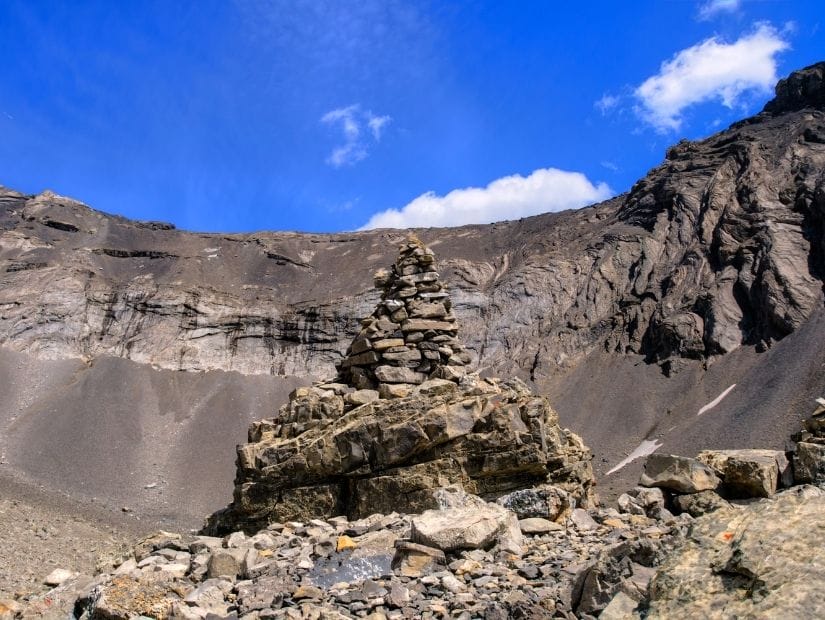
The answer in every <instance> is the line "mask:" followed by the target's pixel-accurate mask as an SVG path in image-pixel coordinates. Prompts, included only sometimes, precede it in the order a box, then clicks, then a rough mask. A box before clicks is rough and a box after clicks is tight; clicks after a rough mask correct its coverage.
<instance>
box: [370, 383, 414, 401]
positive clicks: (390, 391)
mask: <svg viewBox="0 0 825 620" xmlns="http://www.w3.org/2000/svg"><path fill="white" fill-rule="evenodd" d="M412 388H413V386H412V385H410V384H408V383H382V384H381V385H380V386H379V388H378V394H379V395H380V396H381V398H385V399H389V398H405V397H406V396H409V395H410V392H412Z"/></svg>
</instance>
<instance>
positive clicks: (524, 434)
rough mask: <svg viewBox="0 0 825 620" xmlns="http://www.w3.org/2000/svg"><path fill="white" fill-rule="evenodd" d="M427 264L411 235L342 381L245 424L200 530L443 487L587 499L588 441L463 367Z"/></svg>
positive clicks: (412, 499) (363, 510) (445, 300)
mask: <svg viewBox="0 0 825 620" xmlns="http://www.w3.org/2000/svg"><path fill="white" fill-rule="evenodd" d="M434 264H435V261H434V257H433V253H432V251H430V250H429V249H427V248H426V247H424V246H423V245H422V244H420V243H419V242H411V243H407V244H405V245H403V246H402V247H401V252H400V255H399V257H398V260H397V261H396V262H395V264H394V265H393V268H392V271H391V272H383V273H379V275H378V277H377V278H376V280H377V281H378V283H379V285H380V286H381V287H382V289H383V291H384V293H383V295H382V299H381V301H380V302H379V304H378V307H377V308H376V310H375V312H373V314H372V316H371V317H369V318H368V319H365V320H364V322H363V323H364V328H363V330H362V332H361V333H360V334H359V335H358V336H357V337H356V338H355V340H354V341H353V344H352V345H351V346H350V347H349V349H348V354H347V358H346V360H345V362H344V363H343V364H341V371H340V374H339V375H338V377H336V379H334V380H332V381H327V382H318V383H316V384H315V385H314V386H312V387H308V388H298V389H296V390H295V391H293V392H292V394H291V395H290V398H289V402H288V403H286V404H285V405H283V406H282V407H281V409H280V410H279V414H278V416H276V417H275V418H272V419H265V420H261V421H258V422H255V423H253V424H252V425H251V426H250V428H249V436H248V439H249V443H247V444H245V445H242V446H239V447H238V458H237V474H236V478H235V491H234V499H233V502H232V504H231V505H230V506H229V507H228V508H227V509H226V510H224V511H221V512H218V513H216V514H215V515H213V516H212V517H211V518H210V520H209V522H208V524H207V530H208V531H212V532H223V531H228V530H230V529H233V528H234V529H237V528H242V529H245V530H250V531H251V530H254V529H256V528H260V527H264V526H265V525H266V524H267V523H269V522H272V521H284V520H290V519H308V518H313V517H330V516H335V515H347V516H349V517H351V518H354V517H362V516H366V515H368V514H371V513H374V512H389V511H392V510H401V511H404V512H419V511H421V510H425V509H428V508H435V507H436V506H435V504H434V503H433V499H432V497H433V496H432V491H433V489H436V488H439V487H443V486H446V485H449V484H460V485H462V486H463V487H464V488H465V489H466V490H467V491H468V492H470V493H475V494H478V495H480V496H482V497H484V498H486V499H492V498H496V497H498V496H500V495H503V494H505V493H507V492H509V491H512V490H514V489H520V488H524V487H533V486H541V485H547V484H551V485H557V486H558V487H559V488H560V489H561V490H562V491H563V492H564V493H566V494H568V495H569V498H570V503H572V504H573V505H574V506H575V505H589V504H590V503H591V502H592V500H593V494H592V485H593V474H592V468H591V464H590V460H591V458H592V457H591V454H590V451H589V450H588V448H587V447H586V446H585V445H584V444H583V442H582V441H581V439H580V438H579V437H578V436H577V435H575V434H574V433H572V432H570V431H568V430H566V429H562V428H560V427H559V424H558V416H557V414H556V412H555V411H554V410H553V408H552V407H551V406H550V403H549V401H548V400H547V398H545V397H543V396H539V395H536V394H533V393H532V392H531V391H530V389H529V388H528V387H527V386H526V385H525V384H524V383H523V382H521V381H519V380H518V379H512V380H507V381H502V380H499V379H482V378H480V377H479V376H478V375H477V374H472V373H470V374H467V373H465V372H464V364H465V361H464V360H465V359H467V358H466V357H464V351H463V347H462V346H461V343H460V342H459V341H458V339H457V326H456V323H455V321H454V318H453V317H452V315H451V314H450V312H449V310H450V306H449V297H448V296H447V294H446V293H445V292H444V288H443V286H442V285H441V284H440V283H439V282H438V274H437V272H435V271H434ZM413 276H415V277H418V278H417V279H415V278H413V279H410V278H412V277H413ZM419 276H426V278H421V277H419ZM432 295H435V296H432ZM387 343H390V344H387ZM366 386H369V387H366ZM371 388H377V389H371ZM551 495H552V493H551Z"/></svg>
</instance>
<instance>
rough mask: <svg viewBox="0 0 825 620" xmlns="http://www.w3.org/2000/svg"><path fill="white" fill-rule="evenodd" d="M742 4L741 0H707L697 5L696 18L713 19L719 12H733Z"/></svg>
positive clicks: (702, 19)
mask: <svg viewBox="0 0 825 620" xmlns="http://www.w3.org/2000/svg"><path fill="white" fill-rule="evenodd" d="M740 6H742V0H707V1H706V2H703V3H702V4H701V5H699V13H698V18H699V20H701V21H708V20H710V19H713V18H714V17H716V16H717V15H719V14H720V13H734V12H736V11H738V10H739V7H740Z"/></svg>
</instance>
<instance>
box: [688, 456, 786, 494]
mask: <svg viewBox="0 0 825 620" xmlns="http://www.w3.org/2000/svg"><path fill="white" fill-rule="evenodd" d="M696 458H697V459H698V460H699V461H701V462H702V463H704V464H705V465H707V466H708V467H710V468H711V469H713V471H714V472H716V474H717V475H718V476H719V478H721V480H722V484H721V486H720V487H719V491H720V492H721V493H722V494H723V495H725V496H726V497H770V496H771V495H773V494H774V493H776V490H777V488H779V487H782V486H784V487H787V486H790V485H791V484H793V473H792V472H791V467H790V463H789V462H788V458H787V457H786V456H785V453H784V452H781V451H779V450H705V451H703V452H700V453H699V455H698V456H697V457H696Z"/></svg>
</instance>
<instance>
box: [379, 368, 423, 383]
mask: <svg viewBox="0 0 825 620" xmlns="http://www.w3.org/2000/svg"><path fill="white" fill-rule="evenodd" d="M375 378H376V379H378V380H379V381H380V382H381V383H412V384H416V385H417V384H419V383H424V381H426V380H427V375H425V374H423V373H420V372H416V371H414V370H413V369H411V368H404V367H400V366H378V367H377V368H376V369H375Z"/></svg>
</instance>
